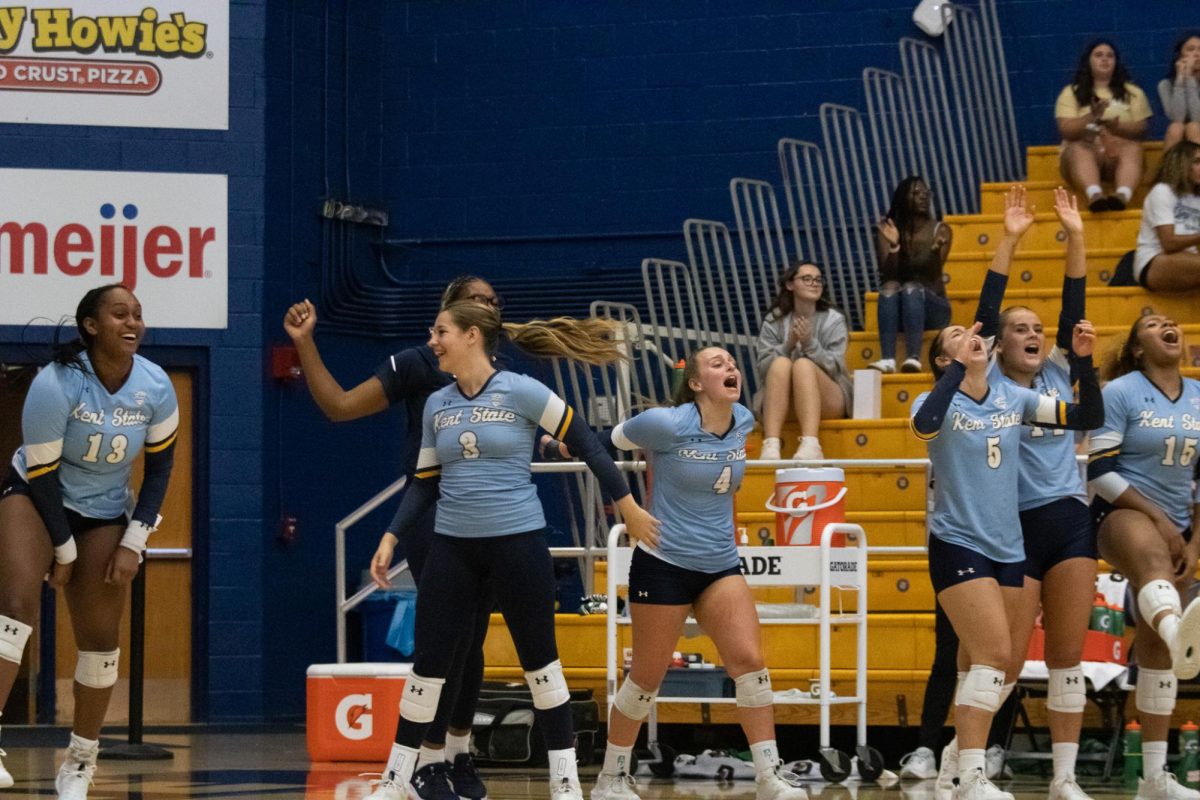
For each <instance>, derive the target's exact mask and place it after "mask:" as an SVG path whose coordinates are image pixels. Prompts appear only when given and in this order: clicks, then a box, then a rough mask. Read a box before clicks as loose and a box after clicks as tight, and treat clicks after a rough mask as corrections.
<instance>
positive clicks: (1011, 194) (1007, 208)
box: [975, 184, 1035, 339]
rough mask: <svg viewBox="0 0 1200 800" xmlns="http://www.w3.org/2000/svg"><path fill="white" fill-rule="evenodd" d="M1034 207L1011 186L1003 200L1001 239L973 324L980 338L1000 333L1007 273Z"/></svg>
mask: <svg viewBox="0 0 1200 800" xmlns="http://www.w3.org/2000/svg"><path fill="white" fill-rule="evenodd" d="M1034 210H1035V209H1034V207H1033V206H1027V205H1026V199H1025V187H1024V186H1022V185H1020V184H1014V185H1013V186H1012V187H1010V188H1009V190H1008V194H1006V195H1005V196H1004V237H1003V238H1002V239H1001V240H1000V245H999V247H997V249H996V255H995V256H994V257H993V258H992V263H991V266H990V267H988V271H987V274H986V275H985V276H984V278H983V289H982V290H981V291H980V293H979V305H978V306H977V307H976V309H975V321H976V322H978V323H980V330H979V335H980V336H982V337H984V339H990V338H992V337H994V336H996V334H998V333H999V332H1000V306H1001V305H1003V303H1004V291H1005V289H1006V288H1007V287H1008V273H1009V270H1011V269H1012V261H1013V256H1014V255H1015V254H1016V252H1017V245H1019V244H1020V243H1021V237H1023V236H1024V235H1025V232H1026V231H1027V230H1029V228H1030V226H1031V225H1033V219H1034V217H1033V214H1034Z"/></svg>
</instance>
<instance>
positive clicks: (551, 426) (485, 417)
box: [368, 302, 657, 800]
mask: <svg viewBox="0 0 1200 800" xmlns="http://www.w3.org/2000/svg"><path fill="white" fill-rule="evenodd" d="M502 330H503V332H504V333H505V334H506V335H507V336H508V337H509V338H510V339H512V340H513V341H514V342H516V343H517V344H518V345H519V346H521V348H522V349H524V350H525V351H526V352H529V353H532V354H533V355H545V356H551V355H556V356H567V357H570V358H574V359H578V360H587V361H590V362H591V363H607V362H610V361H615V360H616V359H618V358H619V357H620V355H621V353H620V350H619V349H618V348H617V346H616V345H615V343H614V342H613V341H612V339H611V336H612V334H613V333H614V331H615V325H614V324H612V323H609V322H606V321H604V320H583V321H578V320H570V319H559V320H552V321H550V322H531V323H527V324H525V325H515V324H513V323H505V324H504V325H503V326H502V325H501V323H500V316H499V313H498V312H497V310H496V309H495V308H494V307H492V306H488V305H483V304H481V303H476V302H458V303H451V304H449V305H448V306H446V308H445V309H443V311H442V313H440V314H439V315H438V318H437V322H436V323H435V324H434V327H433V328H432V329H430V339H429V346H430V347H431V348H432V349H433V352H434V354H435V355H436V356H437V358H438V366H439V368H440V369H442V370H443V371H444V372H448V373H450V374H452V375H454V376H455V381H454V383H452V384H450V385H449V386H446V387H445V388H442V389H439V390H438V391H436V392H434V393H433V394H431V395H430V396H429V400H428V401H426V404H425V412H424V415H423V420H424V428H423V433H422V437H421V451H420V454H419V456H418V458H417V471H416V480H415V481H414V482H413V485H412V487H411V488H410V489H409V490H408V492H407V493H406V494H405V496H404V499H403V500H402V501H401V503H400V508H399V509H398V510H397V512H396V517H395V519H394V520H393V521H392V525H391V526H390V528H389V532H388V533H385V534H384V536H383V540H382V541H381V542H380V546H379V550H378V551H377V552H376V555H375V558H374V559H373V560H372V562H371V571H372V574H373V575H374V576H375V577H376V579H377V580H379V579H382V578H383V577H384V576H385V575H386V572H387V568H388V566H389V564H390V563H391V559H392V548H393V547H394V545H395V543H396V540H397V536H396V533H399V532H402V531H403V530H404V529H405V528H407V527H408V526H409V525H410V524H412V523H413V522H414V521H415V520H416V519H418V518H419V516H420V515H421V514H422V513H423V512H424V511H425V509H426V508H428V507H429V506H430V505H431V504H433V503H434V502H436V503H437V517H436V521H435V524H434V531H435V535H434V537H433V543H432V545H431V546H430V548H429V553H428V555H427V556H426V560H425V570H424V573H423V574H422V576H421V585H420V591H419V593H418V595H417V622H416V636H415V638H416V642H417V651H416V654H415V658H414V663H413V669H412V673H411V674H410V676H409V679H408V680H407V681H406V683H405V687H404V697H403V699H402V700H401V701H400V723H399V726H398V728H397V731H396V744H395V745H393V747H392V753H391V756H390V758H389V759H388V763H387V767H386V768H385V770H384V774H383V779H382V781H381V782H380V784H379V786H378V788H377V789H376V790H375V791H374V792H372V793H371V795H370V796H369V799H368V800H403V798H405V797H406V796H408V795H406V791H407V790H406V788H405V787H408V786H409V785H410V778H412V783H413V784H414V786H413V788H414V789H415V790H416V791H420V788H421V787H420V786H419V785H415V784H417V782H418V781H419V780H420V779H419V778H413V766H414V764H415V762H416V760H417V757H418V751H417V749H416V748H417V745H418V744H419V743H420V741H421V737H422V736H423V735H424V734H425V729H426V728H427V727H428V725H429V723H430V722H431V721H432V720H433V718H434V713H435V711H436V709H437V706H438V698H439V696H440V694H441V691H442V685H443V684H444V683H445V679H446V674H447V671H448V670H449V669H450V666H451V660H452V657H453V650H454V644H455V643H456V642H458V641H460V640H461V638H462V632H463V628H464V626H469V625H470V620H471V612H472V609H473V608H475V604H476V603H477V601H478V597H479V596H480V595H481V594H482V593H484V592H492V591H494V593H495V597H496V600H497V601H498V603H499V605H500V610H501V612H502V613H503V614H504V619H505V622H506V623H507V625H508V629H509V632H510V633H511V634H512V638H513V643H514V644H515V645H516V649H517V656H518V658H519V659H520V661H521V666H522V667H523V668H524V669H525V679H526V681H527V682H528V684H529V688H530V692H531V693H532V695H533V705H534V709H535V714H536V715H537V716H538V722H539V724H540V727H541V729H542V733H543V737H544V739H545V742H546V747H547V749H548V750H549V761H550V795H551V797H552V798H554V799H555V800H582V797H583V795H582V791H581V789H580V787H579V777H578V772H577V769H576V757H575V748H574V732H573V730H572V723H571V708H570V704H569V700H570V693H569V691H568V689H567V683H566V678H565V677H564V676H563V670H562V664H561V663H560V662H559V660H558V651H557V646H556V644H555V639H554V590H555V581H554V569H553V565H552V563H551V560H550V553H549V551H548V549H547V547H546V537H545V527H546V522H545V518H544V516H543V513H542V506H541V504H540V503H539V501H538V496H537V490H536V488H535V487H534V485H533V483H532V481H531V479H530V467H529V461H530V456H531V455H532V453H533V445H534V441H535V436H536V434H537V431H538V429H539V428H541V429H543V430H545V431H547V432H549V433H551V434H553V435H555V436H557V437H559V438H562V439H564V440H565V441H566V442H568V443H569V444H570V445H572V446H573V447H575V448H576V449H577V450H578V451H579V452H580V453H582V454H583V455H584V459H585V460H586V461H587V463H588V466H589V467H590V468H591V470H592V472H593V473H595V474H596V476H597V477H598V478H599V479H600V483H601V486H602V487H603V489H604V490H605V492H606V493H608V494H609V495H610V496H611V497H612V498H613V499H614V500H615V501H616V502H617V505H618V506H619V507H620V509H621V514H622V515H623V516H624V518H625V520H626V523H627V524H628V525H629V527H630V529H631V530H632V531H633V532H634V533H635V534H636V535H638V536H642V537H646V536H652V535H654V531H655V528H656V527H657V526H656V522H655V520H654V519H653V518H652V517H651V516H650V515H649V514H647V513H646V512H645V511H644V510H642V509H641V508H640V507H639V506H638V505H637V503H635V502H634V501H633V497H632V495H631V494H630V492H629V486H628V484H627V483H626V482H625V479H624V478H623V477H622V476H621V473H620V472H619V471H618V470H617V468H616V465H615V464H614V463H613V461H612V459H611V458H610V457H609V456H608V454H607V453H605V452H604V450H603V449H602V448H601V447H600V445H599V443H598V442H597V441H596V437H595V436H594V435H593V434H592V432H591V430H590V429H588V427H587V426H586V425H585V424H584V423H583V422H582V421H581V420H580V419H579V418H578V417H576V416H575V413H574V411H573V410H572V409H571V408H570V407H569V406H568V405H567V404H566V403H564V402H563V400H562V399H561V398H559V397H558V396H557V395H556V394H554V393H553V392H551V391H550V390H549V389H548V388H546V387H545V386H543V385H542V384H541V383H539V382H537V381H535V380H533V379H532V378H527V377H524V376H521V375H516V374H514V373H511V372H503V371H497V370H496V369H495V367H494V366H493V365H492V360H491V356H492V355H494V354H495V352H496V349H497V346H498V344H499V339H500V334H501V331H502Z"/></svg>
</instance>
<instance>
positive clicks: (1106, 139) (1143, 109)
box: [1054, 39, 1151, 211]
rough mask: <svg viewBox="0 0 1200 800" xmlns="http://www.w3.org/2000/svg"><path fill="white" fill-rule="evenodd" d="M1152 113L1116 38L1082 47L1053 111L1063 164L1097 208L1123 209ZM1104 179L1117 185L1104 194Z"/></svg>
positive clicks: (1138, 174) (1137, 177)
mask: <svg viewBox="0 0 1200 800" xmlns="http://www.w3.org/2000/svg"><path fill="white" fill-rule="evenodd" d="M1150 115H1151V111H1150V103H1149V101H1147V100H1146V93H1145V92H1143V91H1142V90H1141V89H1139V88H1138V87H1137V86H1135V85H1134V84H1133V82H1132V81H1130V80H1129V72H1128V71H1127V70H1126V69H1125V65H1124V64H1122V63H1121V58H1120V56H1119V55H1118V54H1117V48H1116V47H1115V46H1114V45H1113V44H1112V42H1110V41H1108V40H1105V39H1101V40H1098V41H1095V42H1092V43H1091V44H1089V45H1088V46H1087V48H1086V49H1084V51H1083V55H1082V56H1081V57H1080V59H1079V66H1078V67H1077V68H1076V70H1075V77H1074V78H1072V79H1071V83H1070V85H1068V86H1066V87H1065V88H1064V89H1063V90H1062V92H1061V93H1060V94H1059V95H1058V101H1057V102H1056V103H1055V104H1054V116H1055V118H1056V119H1057V121H1058V132H1059V134H1060V135H1061V136H1062V138H1063V146H1062V155H1061V157H1060V161H1059V168H1060V169H1061V170H1062V175H1063V177H1064V178H1065V179H1066V180H1067V181H1068V182H1070V183H1071V185H1072V186H1074V187H1075V188H1076V189H1077V190H1079V191H1081V192H1083V193H1084V194H1085V195H1086V196H1087V200H1088V208H1089V209H1091V210H1092V211H1121V210H1123V209H1124V208H1125V206H1126V205H1128V203H1129V200H1130V198H1131V197H1132V196H1133V189H1134V187H1135V186H1137V185H1138V183H1139V182H1140V181H1141V179H1142V141H1141V140H1142V137H1143V136H1145V135H1146V120H1147V119H1149V117H1150ZM1102 179H1106V180H1112V181H1113V182H1114V183H1116V186H1117V189H1116V192H1115V193H1114V194H1112V195H1111V196H1108V197H1105V196H1104V192H1103V191H1102V190H1101V188H1100V181H1101V180H1102Z"/></svg>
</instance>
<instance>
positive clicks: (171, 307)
mask: <svg viewBox="0 0 1200 800" xmlns="http://www.w3.org/2000/svg"><path fill="white" fill-rule="evenodd" d="M228 194H229V191H228V180H227V178H226V176H224V175H184V174H174V173H164V172H90V171H81V170H40V169H0V325H25V324H29V323H33V324H35V325H51V324H57V323H58V321H59V320H60V319H62V318H63V317H70V316H72V315H74V313H75V306H76V304H77V303H78V302H79V298H81V297H82V296H83V295H84V293H85V292H86V291H87V290H88V289H91V288H93V287H95V286H100V285H102V284H105V283H117V282H121V283H124V284H125V285H126V286H128V287H129V288H131V289H132V290H133V292H134V294H136V295H137V297H138V299H139V300H140V301H141V303H142V309H143V314H144V316H145V320H146V325H147V326H148V327H151V328H224V327H226V325H227V306H228V286H229V246H228V227H229V223H228V219H229V214H228Z"/></svg>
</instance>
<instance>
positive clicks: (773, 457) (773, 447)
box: [758, 436, 782, 461]
mask: <svg viewBox="0 0 1200 800" xmlns="http://www.w3.org/2000/svg"><path fill="white" fill-rule="evenodd" d="M780 445H781V442H780V441H779V437H778V436H768V437H766V438H765V439H763V443H762V452H761V453H759V454H758V457H759V458H761V459H763V460H764V461H778V460H779V459H780V458H782V456H780V454H779V447H780Z"/></svg>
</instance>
